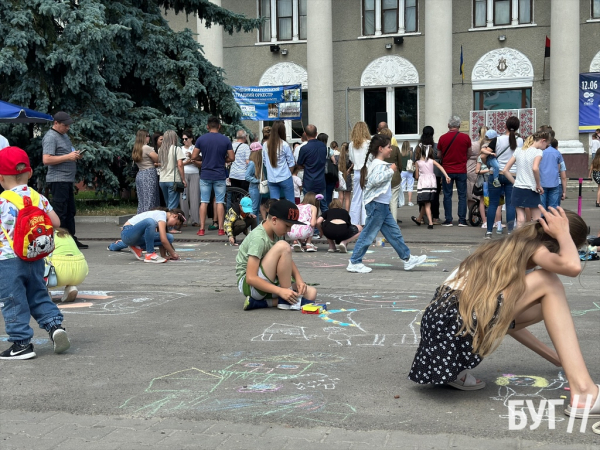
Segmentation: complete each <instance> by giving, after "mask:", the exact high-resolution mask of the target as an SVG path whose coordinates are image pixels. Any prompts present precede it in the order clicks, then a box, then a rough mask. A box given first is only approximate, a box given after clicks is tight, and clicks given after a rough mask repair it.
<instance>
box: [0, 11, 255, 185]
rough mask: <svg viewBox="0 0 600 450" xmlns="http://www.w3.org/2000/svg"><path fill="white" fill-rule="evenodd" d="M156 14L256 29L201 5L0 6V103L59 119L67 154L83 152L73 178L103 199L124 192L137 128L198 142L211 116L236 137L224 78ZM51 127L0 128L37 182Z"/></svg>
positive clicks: (187, 34) (191, 39)
mask: <svg viewBox="0 0 600 450" xmlns="http://www.w3.org/2000/svg"><path fill="white" fill-rule="evenodd" d="M161 11H162V12H164V11H166V14H178V13H182V14H189V15H190V16H192V17H196V16H197V15H198V16H200V18H202V19H203V20H204V23H205V24H207V26H210V25H211V24H219V25H222V26H223V28H224V30H225V31H226V32H228V33H230V34H231V33H234V32H239V31H242V30H243V31H244V32H249V31H252V30H253V29H255V28H257V27H258V26H259V25H260V19H249V18H246V17H244V16H242V15H239V14H235V13H232V12H231V11H228V10H226V9H223V8H220V7H218V6H215V5H214V4H212V3H210V2H209V1H208V0H162V1H161V0H150V1H142V0H119V1H113V0H70V1H69V0H3V1H2V2H0V99H2V100H5V101H9V102H12V103H16V104H19V105H22V106H26V107H29V108H33V109H37V110H40V111H43V112H48V113H50V114H52V113H54V112H56V111H61V110H62V111H66V112H68V113H69V114H70V115H71V116H72V117H73V119H74V120H75V122H74V124H73V125H72V126H71V130H70V132H69V136H70V138H71V140H72V141H73V144H74V146H75V148H77V149H78V150H82V149H87V150H88V151H87V152H86V153H85V154H84V156H83V161H82V163H80V164H78V177H77V178H78V180H84V181H85V182H86V183H88V184H92V185H94V186H96V189H97V190H98V191H100V192H103V193H117V192H118V191H119V190H120V189H121V188H123V187H125V186H126V185H127V184H128V183H131V180H128V181H126V174H127V172H128V165H130V164H131V150H132V146H133V141H134V139H135V134H136V132H137V130H138V129H140V128H142V129H148V130H150V131H151V132H154V131H165V130H168V129H173V130H177V131H180V130H182V129H185V128H190V129H192V130H193V131H194V133H196V134H202V133H204V132H205V131H206V128H205V126H206V121H207V118H208V116H210V115H218V116H220V117H221V118H222V120H223V121H224V132H225V133H226V134H231V133H233V132H234V130H235V129H237V128H240V127H241V125H240V117H241V111H240V109H239V107H238V106H237V104H236V103H235V101H234V99H233V94H232V90H231V88H230V86H228V85H227V84H226V83H225V82H224V73H223V70H222V69H221V68H218V67H215V66H213V65H212V64H210V62H208V61H207V60H206V58H205V57H204V56H203V53H202V52H201V51H199V50H200V49H201V45H200V44H198V42H197V40H196V37H195V36H194V35H193V34H192V33H191V31H190V30H186V31H183V32H175V31H173V30H172V29H171V28H169V25H168V23H167V21H166V20H165V19H164V17H163V16H162V14H161ZM194 20H195V19H194ZM50 126H51V124H49V125H48V126H42V127H39V126H33V125H2V126H1V127H0V134H3V135H4V136H6V137H7V138H8V139H9V140H10V142H11V144H12V145H19V146H21V147H22V148H25V149H26V150H27V152H28V153H29V155H30V158H31V161H32V167H35V173H36V175H41V177H40V179H41V180H42V181H43V180H44V178H45V177H44V176H43V173H44V171H45V168H44V167H43V166H42V163H41V154H42V149H41V135H43V133H45V132H46V131H47V130H48V128H49V127H50Z"/></svg>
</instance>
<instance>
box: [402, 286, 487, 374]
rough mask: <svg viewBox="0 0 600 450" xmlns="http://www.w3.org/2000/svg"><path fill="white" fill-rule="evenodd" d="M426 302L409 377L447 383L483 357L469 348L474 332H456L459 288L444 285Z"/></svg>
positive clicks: (471, 345) (458, 327)
mask: <svg viewBox="0 0 600 450" xmlns="http://www.w3.org/2000/svg"><path fill="white" fill-rule="evenodd" d="M440 289H442V288H438V289H437V290H436V293H435V296H434V297H433V298H434V301H433V302H432V303H430V304H429V306H428V307H427V309H425V312H424V313H423V318H422V319H421V343H420V344H419V348H418V349H417V354H416V355H415V359H414V361H413V364H412V368H411V370H410V373H409V374H408V378H409V379H410V380H412V381H414V382H415V383H420V384H446V383H448V382H450V381H454V380H456V379H457V378H458V375H459V374H460V373H461V372H462V371H463V370H466V369H474V368H475V367H477V366H478V365H479V363H480V362H481V361H482V360H483V358H481V357H480V356H478V355H475V354H473V353H471V352H472V350H473V336H472V335H471V334H470V333H463V334H462V335H461V336H456V334H457V333H458V330H459V329H460V328H461V326H462V319H461V317H460V315H459V313H458V300H459V296H460V291H453V290H450V289H448V288H447V287H443V289H444V292H443V293H442V295H441V296H440V297H439V298H438V295H439V292H440Z"/></svg>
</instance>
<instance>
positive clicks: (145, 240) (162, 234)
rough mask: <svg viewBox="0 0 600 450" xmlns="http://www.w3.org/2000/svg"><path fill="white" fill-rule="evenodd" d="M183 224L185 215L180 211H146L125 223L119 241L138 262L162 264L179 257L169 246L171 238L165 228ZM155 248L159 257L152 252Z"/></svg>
mask: <svg viewBox="0 0 600 450" xmlns="http://www.w3.org/2000/svg"><path fill="white" fill-rule="evenodd" d="M184 222H185V215H184V214H183V211H182V210H180V209H170V210H168V211H163V210H151V211H146V212H143V213H141V214H138V215H136V216H133V217H132V218H131V219H129V220H128V221H127V222H125V225H123V231H122V232H121V241H122V243H123V244H124V245H127V246H128V247H129V248H130V249H131V252H132V253H133V254H134V255H135V257H136V258H137V259H139V260H140V261H144V262H147V263H164V262H167V259H179V255H178V254H177V252H175V249H174V248H173V246H172V245H171V243H172V242H173V236H172V235H171V234H170V233H167V227H177V226H181V224H183V223H184ZM157 229H158V231H157ZM141 246H144V247H145V249H146V257H145V258H144V257H142V248H141ZM156 246H158V248H159V249H160V256H159V255H157V254H156V253H155V251H154V247H156Z"/></svg>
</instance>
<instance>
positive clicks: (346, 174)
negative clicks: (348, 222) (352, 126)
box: [335, 142, 354, 211]
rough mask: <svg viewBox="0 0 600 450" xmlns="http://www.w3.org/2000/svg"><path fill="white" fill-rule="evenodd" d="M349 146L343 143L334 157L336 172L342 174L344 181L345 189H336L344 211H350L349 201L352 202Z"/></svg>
mask: <svg viewBox="0 0 600 450" xmlns="http://www.w3.org/2000/svg"><path fill="white" fill-rule="evenodd" d="M349 147H350V146H349V144H348V143H347V142H343V143H342V146H341V147H340V154H339V155H336V156H335V160H336V162H337V165H338V170H339V171H340V173H341V174H342V176H343V178H344V180H345V181H346V186H345V189H342V188H338V190H337V191H338V198H339V200H340V202H342V207H343V208H344V209H345V210H346V211H349V210H350V201H351V200H352V174H351V172H352V168H353V167H354V163H353V162H352V160H351V159H350V153H349Z"/></svg>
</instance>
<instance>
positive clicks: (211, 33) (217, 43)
mask: <svg viewBox="0 0 600 450" xmlns="http://www.w3.org/2000/svg"><path fill="white" fill-rule="evenodd" d="M210 1H211V2H212V3H214V4H215V5H217V6H221V0H210ZM204 25H205V24H204V21H203V20H200V18H199V17H198V18H197V29H198V42H199V43H200V44H201V45H202V50H203V51H204V56H205V57H206V59H208V61H209V62H210V63H211V64H212V65H213V66H217V67H223V27H222V26H221V25H216V24H212V25H211V27H210V28H206V27H205V26H204Z"/></svg>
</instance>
